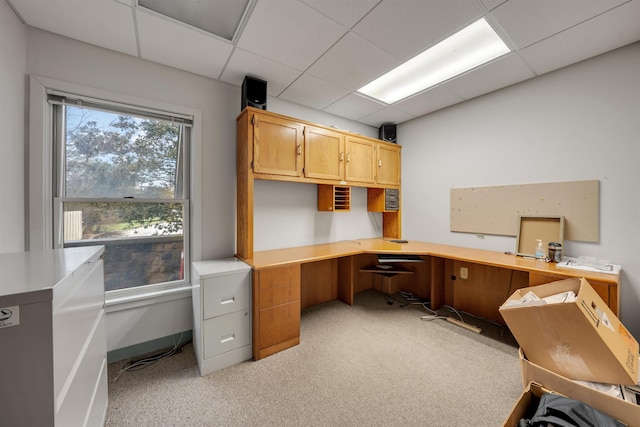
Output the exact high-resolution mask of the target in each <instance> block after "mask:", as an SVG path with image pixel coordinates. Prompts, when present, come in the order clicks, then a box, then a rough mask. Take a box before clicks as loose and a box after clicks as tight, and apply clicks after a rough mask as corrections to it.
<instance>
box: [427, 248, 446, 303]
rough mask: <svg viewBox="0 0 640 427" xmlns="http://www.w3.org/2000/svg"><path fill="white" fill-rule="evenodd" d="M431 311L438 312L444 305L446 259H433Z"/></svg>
mask: <svg viewBox="0 0 640 427" xmlns="http://www.w3.org/2000/svg"><path fill="white" fill-rule="evenodd" d="M430 281H431V309H432V310H437V309H439V308H440V307H441V306H442V304H443V303H444V259H442V258H437V257H431V278H430Z"/></svg>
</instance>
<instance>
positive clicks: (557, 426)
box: [518, 393, 626, 427]
mask: <svg viewBox="0 0 640 427" xmlns="http://www.w3.org/2000/svg"><path fill="white" fill-rule="evenodd" d="M518 426H519V427H548V426H551V427H625V426H626V425H625V424H623V423H621V422H620V421H618V420H616V419H615V418H613V417H611V416H609V415H607V414H604V413H602V412H600V411H598V410H597V409H595V408H593V407H591V406H589V405H587V404H586V403H583V402H580V401H578V400H574V399H569V398H568V397H564V396H558V395H557V394H552V393H544V394H543V395H542V396H541V397H540V403H539V404H538V409H537V410H536V412H535V413H534V414H533V416H532V417H531V419H530V420H527V419H524V418H523V419H521V420H520V423H519V424H518Z"/></svg>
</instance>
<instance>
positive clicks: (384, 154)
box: [376, 142, 400, 185]
mask: <svg viewBox="0 0 640 427" xmlns="http://www.w3.org/2000/svg"><path fill="white" fill-rule="evenodd" d="M377 157H378V164H377V166H378V167H377V169H378V172H377V176H376V183H378V184H382V185H400V146H398V145H395V144H391V143H380V142H379V143H378V156H377Z"/></svg>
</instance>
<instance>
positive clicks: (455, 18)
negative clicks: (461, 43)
mask: <svg viewBox="0 0 640 427" xmlns="http://www.w3.org/2000/svg"><path fill="white" fill-rule="evenodd" d="M484 13H485V11H484V10H483V9H482V8H481V7H480V5H478V3H476V2H475V1H469V0H436V1H424V0H403V1H397V0H383V1H382V2H381V3H380V4H379V5H378V6H377V7H376V8H375V9H373V10H372V11H371V12H370V13H369V14H368V15H367V16H366V17H365V18H364V19H363V20H362V21H360V22H359V23H358V24H357V25H356V26H355V27H354V28H353V31H354V32H355V33H357V34H359V35H361V36H362V37H364V38H365V39H366V40H369V41H370V42H372V43H373V44H375V45H376V46H379V47H380V48H381V49H384V50H385V51H387V52H389V53H390V54H391V55H393V56H395V57H396V58H398V59H401V60H403V61H404V60H406V59H408V58H411V57H413V56H415V55H416V54H418V53H420V52H422V51H424V50H426V48H428V47H430V46H432V45H434V44H435V43H437V42H439V41H440V40H442V39H444V38H446V37H447V36H449V35H451V34H453V33H454V32H455V31H457V30H459V29H461V28H462V27H464V26H466V25H467V24H470V23H471V22H473V21H475V20H476V19H479V18H480V17H481V16H482V15H483V14H484Z"/></svg>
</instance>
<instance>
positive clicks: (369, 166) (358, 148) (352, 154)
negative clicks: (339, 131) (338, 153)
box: [345, 136, 376, 184]
mask: <svg viewBox="0 0 640 427" xmlns="http://www.w3.org/2000/svg"><path fill="white" fill-rule="evenodd" d="M345 146H346V150H345V152H346V153H347V154H346V159H345V179H346V181H347V182H362V183H366V184H371V183H374V182H375V175H376V172H375V171H376V167H375V165H376V142H375V141H370V140H368V139H363V138H357V137H354V136H347V137H346V142H345Z"/></svg>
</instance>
